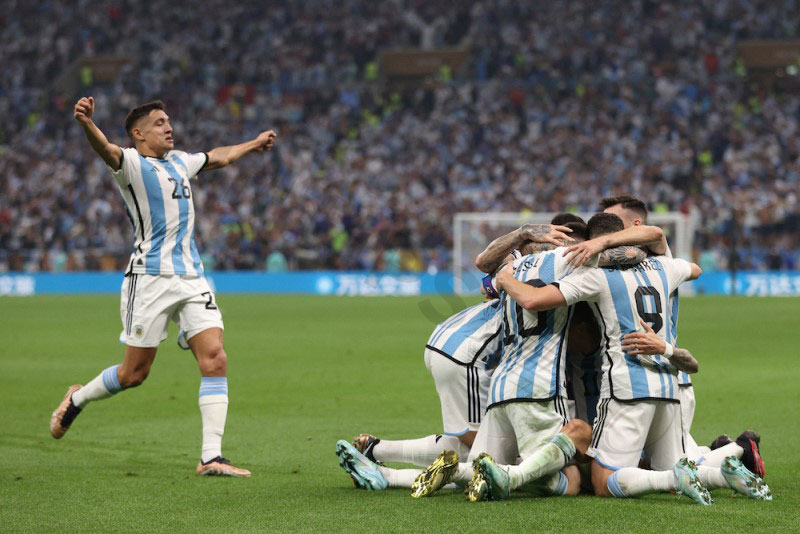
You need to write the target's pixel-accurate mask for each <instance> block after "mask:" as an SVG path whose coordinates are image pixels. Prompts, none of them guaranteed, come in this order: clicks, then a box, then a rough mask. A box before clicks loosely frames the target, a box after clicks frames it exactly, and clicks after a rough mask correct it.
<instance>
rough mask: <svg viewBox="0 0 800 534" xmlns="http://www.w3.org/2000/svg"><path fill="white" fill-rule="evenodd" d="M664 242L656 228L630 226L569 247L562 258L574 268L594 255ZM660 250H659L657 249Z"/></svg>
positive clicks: (662, 236) (661, 232) (661, 231)
mask: <svg viewBox="0 0 800 534" xmlns="http://www.w3.org/2000/svg"><path fill="white" fill-rule="evenodd" d="M662 242H666V239H665V238H664V232H663V230H661V228H659V227H658V226H631V227H629V228H625V229H624V230H620V231H619V232H614V233H611V234H606V235H603V236H600V237H595V238H594V239H590V240H588V241H584V242H583V243H577V244H575V245H572V246H570V247H569V248H568V249H567V250H566V251H565V252H564V256H568V258H567V261H568V262H569V263H571V264H572V265H573V266H574V267H580V266H581V265H583V264H585V263H586V262H587V261H589V259H590V258H591V257H592V256H594V255H595V254H599V253H600V252H602V251H604V250H606V249H609V248H613V247H620V246H623V245H649V246H651V247H652V246H654V244H658V243H662ZM659 250H660V249H659Z"/></svg>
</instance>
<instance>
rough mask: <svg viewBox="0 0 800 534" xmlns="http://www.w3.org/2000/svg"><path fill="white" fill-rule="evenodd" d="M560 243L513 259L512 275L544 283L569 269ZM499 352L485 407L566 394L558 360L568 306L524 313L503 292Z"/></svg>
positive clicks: (564, 338) (563, 346)
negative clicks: (543, 250)
mask: <svg viewBox="0 0 800 534" xmlns="http://www.w3.org/2000/svg"><path fill="white" fill-rule="evenodd" d="M565 250H566V249H565V248H564V247H559V248H556V249H555V250H551V251H547V252H538V253H535V254H530V255H528V256H524V257H523V258H521V259H519V260H516V261H515V262H514V266H515V268H516V271H515V273H514V278H516V279H517V280H519V281H521V282H524V283H526V284H529V285H532V286H533V287H544V286H546V285H547V284H550V283H552V282H554V281H556V280H557V279H559V278H561V277H562V276H565V275H566V274H567V273H569V272H570V271H571V270H572V268H571V266H570V265H569V264H568V263H567V261H566V258H564V256H563V253H564V251H565ZM502 300H503V308H504V310H503V353H502V356H501V358H500V363H499V364H498V366H497V369H496V370H495V372H494V374H493V375H492V382H491V384H490V385H489V406H490V407H491V406H493V405H495V404H501V403H505V402H511V401H517V400H541V401H544V400H549V399H552V398H554V397H560V396H564V395H565V394H566V389H565V379H564V359H565V354H566V350H567V327H568V326H569V318H570V315H571V313H572V308H568V307H562V308H557V309H555V310H549V311H541V312H530V311H528V310H525V309H523V308H522V307H521V306H520V305H519V304H517V303H516V302H515V301H514V300H513V299H512V298H510V297H509V296H508V295H507V294H505V293H503V297H502Z"/></svg>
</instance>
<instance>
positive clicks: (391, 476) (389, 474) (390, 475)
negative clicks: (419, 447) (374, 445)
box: [378, 465, 422, 488]
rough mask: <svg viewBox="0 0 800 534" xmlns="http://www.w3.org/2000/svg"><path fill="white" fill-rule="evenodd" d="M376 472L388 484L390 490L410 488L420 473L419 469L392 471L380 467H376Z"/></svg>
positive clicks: (388, 468)
mask: <svg viewBox="0 0 800 534" xmlns="http://www.w3.org/2000/svg"><path fill="white" fill-rule="evenodd" d="M378 471H380V472H381V474H382V475H383V476H384V478H385V479H386V481H387V482H388V483H389V487H390V488H411V485H412V484H413V483H414V480H416V479H417V477H418V476H419V474H420V473H422V470H421V469H392V468H390V467H384V466H382V465H379V466H378Z"/></svg>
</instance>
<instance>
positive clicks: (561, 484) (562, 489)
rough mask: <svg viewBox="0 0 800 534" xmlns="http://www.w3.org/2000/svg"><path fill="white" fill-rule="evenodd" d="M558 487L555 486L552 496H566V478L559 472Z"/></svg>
mask: <svg viewBox="0 0 800 534" xmlns="http://www.w3.org/2000/svg"><path fill="white" fill-rule="evenodd" d="M558 475H559V476H558V485H556V489H555V491H553V495H566V494H567V477H566V476H565V475H564V473H562V472H561V471H559V472H558Z"/></svg>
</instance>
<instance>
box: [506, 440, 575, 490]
mask: <svg viewBox="0 0 800 534" xmlns="http://www.w3.org/2000/svg"><path fill="white" fill-rule="evenodd" d="M574 455H575V445H574V444H573V443H572V440H571V439H570V438H569V436H567V435H566V434H562V433H558V434H556V435H555V436H553V437H551V438H549V439H548V440H547V442H546V443H545V444H544V445H542V446H541V447H539V448H538V449H536V450H535V451H534V452H533V454H531V455H530V456H528V457H527V458H525V459H524V460H522V463H521V464H519V465H510V466H506V469H507V470H508V474H509V476H511V489H512V490H515V489H517V488H519V487H520V486H524V485H525V484H527V483H529V482H532V481H534V480H536V479H537V478H540V477H543V476H545V475H550V474H552V473H555V472H557V471H561V469H563V468H564V466H565V465H567V462H569V461H570V459H571V458H572V457H573V456H574Z"/></svg>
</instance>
